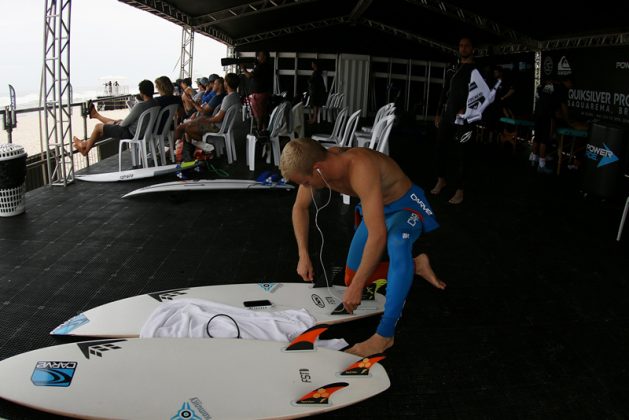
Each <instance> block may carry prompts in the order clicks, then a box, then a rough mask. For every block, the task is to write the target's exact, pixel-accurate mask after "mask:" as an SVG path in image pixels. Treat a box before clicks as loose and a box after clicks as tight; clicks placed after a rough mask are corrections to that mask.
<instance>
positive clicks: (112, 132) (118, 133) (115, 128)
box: [103, 124, 133, 140]
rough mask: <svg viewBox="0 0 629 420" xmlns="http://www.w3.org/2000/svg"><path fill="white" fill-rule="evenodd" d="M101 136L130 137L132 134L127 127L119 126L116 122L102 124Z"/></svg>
mask: <svg viewBox="0 0 629 420" xmlns="http://www.w3.org/2000/svg"><path fill="white" fill-rule="evenodd" d="M103 137H105V138H108V137H113V138H115V139H119V140H120V139H131V138H133V134H131V132H130V131H129V129H128V128H127V127H121V126H119V125H118V124H103Z"/></svg>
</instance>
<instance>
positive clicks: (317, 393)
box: [295, 382, 349, 405]
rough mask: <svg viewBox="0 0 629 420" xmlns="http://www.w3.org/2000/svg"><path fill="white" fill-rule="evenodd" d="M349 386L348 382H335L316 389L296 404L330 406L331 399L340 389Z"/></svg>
mask: <svg viewBox="0 0 629 420" xmlns="http://www.w3.org/2000/svg"><path fill="white" fill-rule="evenodd" d="M348 385H349V384H348V383H347V382H335V383H333V384H328V385H325V386H322V387H319V388H317V389H315V390H314V391H311V392H309V393H307V394H306V395H304V396H303V397H301V398H300V399H299V400H297V401H296V402H295V404H300V405H302V404H303V405H326V404H329V398H330V396H331V395H332V394H334V393H335V392H336V391H338V390H339V389H343V388H345V387H346V386H348Z"/></svg>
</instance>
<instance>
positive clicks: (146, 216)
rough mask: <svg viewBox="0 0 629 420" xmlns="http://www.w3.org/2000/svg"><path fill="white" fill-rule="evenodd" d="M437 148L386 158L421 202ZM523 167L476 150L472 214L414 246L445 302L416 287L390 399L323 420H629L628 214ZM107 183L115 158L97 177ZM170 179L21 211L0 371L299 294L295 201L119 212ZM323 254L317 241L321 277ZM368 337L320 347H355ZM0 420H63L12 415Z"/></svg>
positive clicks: (0, 336) (239, 165)
mask: <svg viewBox="0 0 629 420" xmlns="http://www.w3.org/2000/svg"><path fill="white" fill-rule="evenodd" d="M239 138H243V139H244V137H242V136H239ZM433 139H434V133H433V132H432V131H431V129H430V128H425V127H415V126H407V127H405V126H402V127H397V128H396V129H395V131H394V132H393V135H392V139H391V155H392V156H393V157H394V158H395V159H396V160H397V161H398V162H399V164H400V165H401V166H402V168H403V169H404V170H405V171H406V172H407V173H408V174H409V176H411V178H412V179H413V180H414V181H415V182H417V183H418V184H419V185H420V186H422V187H424V188H425V189H430V188H431V187H432V184H433V183H434V179H435V178H434V168H433V156H434V153H433V149H434V147H433ZM238 149H239V150H238V151H239V160H238V161H237V162H236V163H235V164H233V165H227V164H226V162H225V159H224V158H222V159H217V160H216V161H215V162H214V165H215V166H216V167H220V168H221V169H223V170H226V171H228V172H229V173H230V175H231V176H232V177H234V178H254V177H255V175H257V174H258V173H259V172H260V171H261V170H264V169H269V167H268V166H264V165H262V166H261V167H260V169H259V170H258V171H256V173H255V174H253V173H250V172H249V171H248V170H247V168H246V167H245V162H244V143H242V142H241V143H240V144H239V145H238ZM527 156H528V151H527V150H526V148H525V147H524V146H520V148H519V149H518V150H517V151H516V153H515V154H513V155H512V154H511V153H510V151H509V150H503V149H501V148H499V147H497V146H496V145H483V144H478V145H475V150H474V153H473V156H472V158H473V159H472V160H473V163H472V169H471V174H470V177H469V185H468V187H467V188H466V198H465V202H464V203H463V204H462V205H460V206H452V205H449V204H448V203H447V199H448V198H449V196H450V195H451V194H452V193H453V191H451V190H449V189H446V191H445V192H444V193H443V194H442V195H441V196H438V197H434V198H431V204H432V205H433V207H434V209H435V212H436V214H437V217H438V219H439V221H440V223H441V226H442V227H441V228H440V229H439V230H437V231H435V232H433V233H431V234H429V235H426V236H425V237H423V238H420V241H419V243H418V250H419V249H421V250H424V251H427V252H428V253H429V255H430V256H431V260H432V263H433V267H434V268H435V270H436V271H437V273H438V275H439V276H440V277H441V278H442V279H443V280H444V281H445V282H447V284H448V286H447V289H446V290H445V291H438V290H436V289H433V288H431V287H430V286H429V285H428V284H427V283H426V282H424V281H423V280H421V279H416V283H415V284H414V286H413V288H412V290H411V292H410V295H409V298H408V301H407V305H406V308H405V311H404V316H403V318H402V320H401V321H400V323H399V324H398V330H397V336H396V342H395V346H394V347H393V348H392V349H391V350H389V351H388V352H387V356H388V358H387V359H385V360H384V361H383V362H382V363H383V365H384V366H385V367H386V369H387V371H388V373H389V376H390V378H391V382H392V385H391V388H390V389H389V390H387V391H386V392H384V393H382V394H380V395H378V396H376V397H374V398H371V399H369V400H366V401H364V402H361V403H359V404H356V405H353V406H351V407H348V408H345V409H342V410H338V411H334V412H331V413H329V414H326V415H322V416H320V418H339V419H345V418H356V419H359V418H360V419H366V418H367V419H398V418H421V419H547V418H548V419H557V418H561V419H566V418H570V419H572V418H574V419H581V418H597V419H598V418H605V419H622V418H628V417H629V399H627V397H626V396H627V395H628V394H629V363H628V361H629V356H628V355H629V304H628V303H627V302H629V274H628V273H629V258H628V256H629V246H628V243H629V227H627V229H626V230H627V231H626V232H625V237H624V239H623V241H622V242H620V243H618V242H616V241H615V237H616V229H617V227H618V222H619V219H620V213H621V211H622V205H623V204H624V198H623V197H621V196H622V194H619V197H618V198H615V199H608V200H601V199H598V198H596V197H591V196H588V197H584V196H583V194H581V192H580V188H579V186H580V179H579V175H578V174H575V173H570V172H568V171H566V172H565V173H563V174H562V176H561V177H556V176H554V175H551V176H542V175H538V174H537V173H535V171H532V170H531V169H530V168H529V167H528V164H527V162H526V157H527ZM116 165H117V160H116V158H113V159H109V160H106V161H104V162H102V163H99V164H97V165H95V166H93V167H92V168H91V169H90V170H91V171H95V172H108V171H111V170H114V168H115V167H116ZM174 179H175V177H174V175H171V176H164V177H161V178H159V179H151V180H142V181H134V182H129V183H115V184H92V183H81V182H76V183H75V184H73V185H70V186H69V187H67V188H60V187H54V188H51V187H44V188H40V189H38V190H35V191H32V192H29V193H28V194H27V198H26V199H27V202H26V208H27V211H26V213H25V214H23V215H20V216H16V217H11V218H0V256H1V258H0V359H4V358H7V357H10V356H13V355H16V354H19V353H22V352H25V351H29V350H32V349H37V348H40V347H45V346H51V345H56V344H61V343H64V342H68V341H69V340H68V339H64V340H62V339H58V338H53V337H51V336H49V335H48V332H49V331H50V330H52V329H53V328H54V327H56V326H57V325H58V324H60V323H61V322H63V321H65V320H66V319H68V318H70V317H72V316H73V315H75V314H77V313H79V312H81V311H84V310H87V309H89V308H92V307H94V306H97V305H101V304H104V303H107V302H110V301H113V300H117V299H121V298H125V297H129V296H133V295H136V294H141V293H147V292H152V291H158V290H164V289H172V288H180V287H188V286H201V285H211V284H230V283H245V282H261V281H276V282H297V281H301V280H300V279H299V278H298V276H297V275H296V273H295V267H296V262H297V254H296V249H295V243H294V238H293V232H292V226H291V220H290V217H291V216H290V215H291V205H292V202H293V199H294V193H293V192H286V191H269V190H248V191H214V192H195V193H180V194H149V195H145V196H140V197H135V198H131V199H122V198H121V196H122V195H123V194H124V193H126V192H129V191H131V190H133V189H136V188H139V187H141V186H145V185H150V184H153V183H157V182H166V181H169V180H174ZM332 196H333V201H332V205H331V206H330V207H328V208H327V209H325V210H324V211H323V212H322V214H321V215H320V221H321V225H322V228H323V231H324V233H325V240H326V242H325V243H326V246H325V249H324V255H323V259H324V261H325V263H326V266H327V268H328V269H329V270H331V269H332V268H333V267H342V266H343V265H344V259H345V253H346V250H347V246H348V244H349V241H350V239H351V235H352V220H353V218H352V209H351V208H349V207H348V206H343V205H342V203H341V202H340V198H339V196H338V194H333V195H332ZM624 197H626V192H625V195H624ZM325 199H327V193H322V194H320V196H319V200H321V201H323V200H325ZM353 204H354V203H353ZM318 248H319V239H318V234H317V232H316V231H314V230H313V231H312V233H311V249H312V251H313V252H315V254H314V257H315V260H316V257H317V254H316V252H318ZM317 271H318V273H319V274H320V273H321V269H320V267H317ZM337 277H338V278H337V281H340V277H341V275H339V276H337ZM376 323H377V320H375V319H374V320H364V321H359V322H355V323H350V324H346V325H345V326H338V327H333V328H332V329H331V330H329V331H328V332H327V333H326V334H327V336H329V337H332V336H337V337H344V338H346V339H347V340H348V341H349V342H356V341H359V340H363V339H365V338H367V337H368V336H369V335H371V334H372V332H373V330H374V328H375V326H376ZM1 380H3V381H10V380H11V379H10V378H1ZM0 417H5V418H8V419H32V418H57V417H54V416H51V415H47V414H43V413H40V412H37V411H34V410H30V409H27V408H24V407H21V406H18V405H15V404H12V403H9V402H6V401H0Z"/></svg>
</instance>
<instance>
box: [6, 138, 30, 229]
mask: <svg viewBox="0 0 629 420" xmlns="http://www.w3.org/2000/svg"><path fill="white" fill-rule="evenodd" d="M25 179H26V153H25V152H24V148H23V147H22V146H19V145H17V144H0V217H8V216H16V215H18V214H21V213H24V195H25V193H26V185H25V182H24V180H25Z"/></svg>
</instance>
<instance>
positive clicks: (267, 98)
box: [240, 51, 273, 130]
mask: <svg viewBox="0 0 629 420" xmlns="http://www.w3.org/2000/svg"><path fill="white" fill-rule="evenodd" d="M256 59H257V63H256V65H255V67H254V68H253V71H248V70H247V68H246V67H245V64H241V65H240V68H241V69H242V72H243V74H244V75H245V77H247V78H248V79H252V82H253V83H252V87H251V91H252V93H251V95H249V101H250V103H251V111H252V112H253V116H254V117H255V119H256V122H257V124H258V129H259V130H263V129H264V128H265V124H266V119H267V117H268V115H269V108H270V106H269V105H270V103H271V93H272V92H273V67H272V66H271V63H269V53H268V52H266V51H258V52H257V53H256Z"/></svg>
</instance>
